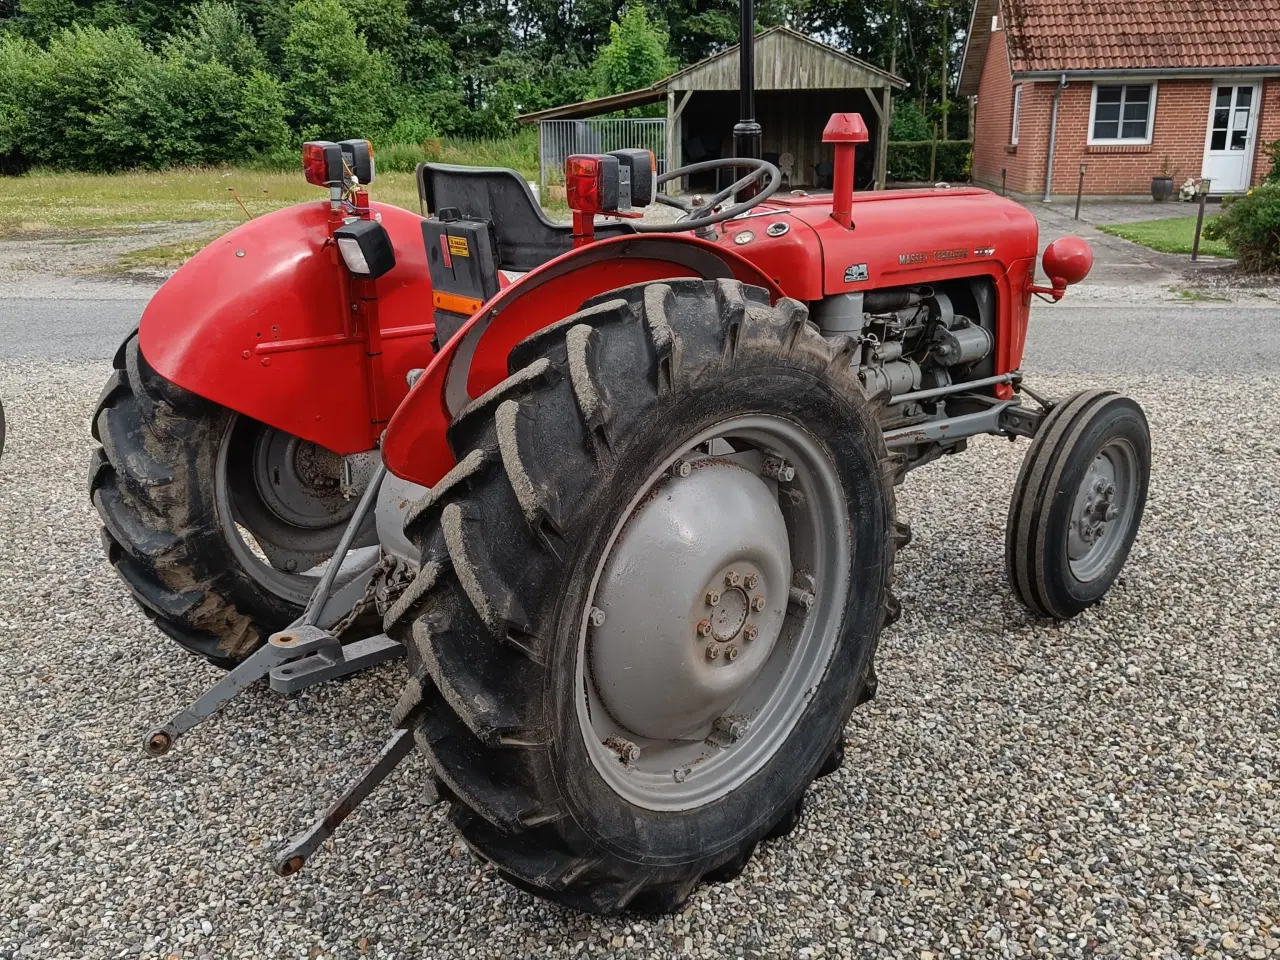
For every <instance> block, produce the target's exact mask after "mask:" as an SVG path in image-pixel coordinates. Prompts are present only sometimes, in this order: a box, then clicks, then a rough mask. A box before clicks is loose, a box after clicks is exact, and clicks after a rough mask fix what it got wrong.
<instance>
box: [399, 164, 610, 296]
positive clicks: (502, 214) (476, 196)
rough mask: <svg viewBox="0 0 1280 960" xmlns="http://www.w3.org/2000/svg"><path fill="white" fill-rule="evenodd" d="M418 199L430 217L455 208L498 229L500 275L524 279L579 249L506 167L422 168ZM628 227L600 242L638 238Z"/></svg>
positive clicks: (605, 231)
mask: <svg viewBox="0 0 1280 960" xmlns="http://www.w3.org/2000/svg"><path fill="white" fill-rule="evenodd" d="M418 196H419V198H420V199H421V200H422V203H423V205H424V206H425V208H426V210H427V213H428V214H429V215H431V216H439V214H440V211H441V210H446V209H449V208H453V209H455V210H457V211H458V215H459V216H460V217H462V218H463V219H467V220H484V221H487V222H488V223H490V224H492V226H493V236H494V239H495V241H496V243H497V250H496V258H495V259H496V261H497V266H498V269H499V270H511V271H515V272H519V273H524V272H527V271H529V270H532V269H534V268H535V267H539V266H541V265H542V264H544V263H546V262H547V261H548V260H551V259H553V258H555V257H558V256H560V255H561V254H562V253H568V252H569V251H570V250H572V249H573V227H572V226H570V225H569V224H567V223H555V222H554V221H552V220H550V219H548V218H547V215H546V214H545V213H543V212H542V208H541V207H540V206H538V202H537V201H536V200H535V199H534V198H533V191H532V190H530V189H529V184H528V183H527V182H525V179H524V177H522V176H520V175H519V174H518V173H516V172H515V171H514V170H507V169H504V168H502V167H459V166H453V165H452V164H447V163H420V164H418ZM634 232H635V231H633V230H632V229H631V226H630V225H629V224H627V223H608V224H601V225H599V226H598V227H596V238H597V239H604V238H606V237H616V236H619V235H621V234H624V233H634Z"/></svg>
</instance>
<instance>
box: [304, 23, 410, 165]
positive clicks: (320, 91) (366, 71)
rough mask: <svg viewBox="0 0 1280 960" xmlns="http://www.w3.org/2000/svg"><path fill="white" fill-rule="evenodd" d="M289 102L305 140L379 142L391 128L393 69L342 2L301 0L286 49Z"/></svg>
mask: <svg viewBox="0 0 1280 960" xmlns="http://www.w3.org/2000/svg"><path fill="white" fill-rule="evenodd" d="M283 55H284V76H285V78H286V79H285V83H284V88H285V102H286V104H287V107H288V111H289V115H290V123H291V126H292V127H293V129H294V130H296V131H297V132H298V134H299V135H300V136H301V138H302V139H303V140H342V139H346V138H348V137H359V136H365V137H369V138H371V139H373V138H374V137H375V136H376V134H378V133H381V132H382V131H384V130H386V128H387V127H388V126H390V122H389V116H388V110H389V108H390V106H391V102H392V95H393V86H392V82H391V69H390V65H389V64H388V63H387V61H386V59H385V58H384V57H383V56H382V55H381V54H380V53H371V52H370V50H369V47H368V44H367V43H366V42H365V39H364V38H363V37H361V36H359V35H358V34H357V33H356V23H355V20H354V18H352V16H351V14H350V13H349V12H348V10H347V8H346V6H345V5H344V4H343V3H341V2H340V0H301V2H300V3H298V4H297V5H296V6H294V8H293V10H292V12H291V14H290V29H289V35H288V36H287V37H286V38H285V41H284V47H283Z"/></svg>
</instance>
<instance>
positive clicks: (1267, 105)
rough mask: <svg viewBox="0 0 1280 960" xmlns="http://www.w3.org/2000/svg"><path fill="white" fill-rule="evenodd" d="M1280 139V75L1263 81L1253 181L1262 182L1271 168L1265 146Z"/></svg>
mask: <svg viewBox="0 0 1280 960" xmlns="http://www.w3.org/2000/svg"><path fill="white" fill-rule="evenodd" d="M1273 140H1280V77H1268V78H1267V79H1266V80H1264V81H1262V115H1261V116H1260V117H1258V152H1257V153H1256V154H1254V157H1253V182H1254V183H1261V182H1262V178H1263V177H1265V176H1266V175H1267V172H1268V171H1269V170H1270V169H1271V159H1270V157H1268V155H1267V151H1266V150H1264V149H1263V147H1264V146H1265V145H1266V144H1268V143H1271V142H1272V141H1273Z"/></svg>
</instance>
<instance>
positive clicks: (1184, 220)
mask: <svg viewBox="0 0 1280 960" xmlns="http://www.w3.org/2000/svg"><path fill="white" fill-rule="evenodd" d="M1216 219H1217V217H1205V218H1204V222H1205V226H1206V227H1207V226H1208V225H1209V224H1210V223H1211V222H1212V221H1214V220H1216ZM1098 229H1099V230H1101V231H1102V232H1103V233H1109V234H1111V235H1112V236H1113V237H1121V238H1123V239H1125V240H1132V241H1133V242H1134V243H1140V244H1142V245H1143V246H1144V247H1150V248H1151V249H1152V250H1158V251H1160V252H1161V253H1190V252H1191V248H1192V245H1193V244H1194V242H1195V236H1196V218H1195V217H1170V218H1168V219H1164V220H1142V221H1140V222H1138V223H1116V224H1109V225H1107V226H1105V227H1099V228H1098ZM1200 252H1201V253H1203V254H1205V255H1206V256H1211V257H1234V256H1235V251H1234V250H1232V249H1231V248H1230V247H1229V246H1227V244H1226V243H1224V242H1223V241H1221V240H1210V239H1208V238H1207V237H1204V236H1201V238H1200Z"/></svg>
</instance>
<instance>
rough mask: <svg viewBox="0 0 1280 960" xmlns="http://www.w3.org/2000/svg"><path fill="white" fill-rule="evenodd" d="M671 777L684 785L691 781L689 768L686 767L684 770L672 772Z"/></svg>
mask: <svg viewBox="0 0 1280 960" xmlns="http://www.w3.org/2000/svg"><path fill="white" fill-rule="evenodd" d="M671 776H672V777H674V778H675V781H676V783H684V782H685V781H686V780H688V779H689V768H688V767H685V768H684V769H683V770H672V771H671Z"/></svg>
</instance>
